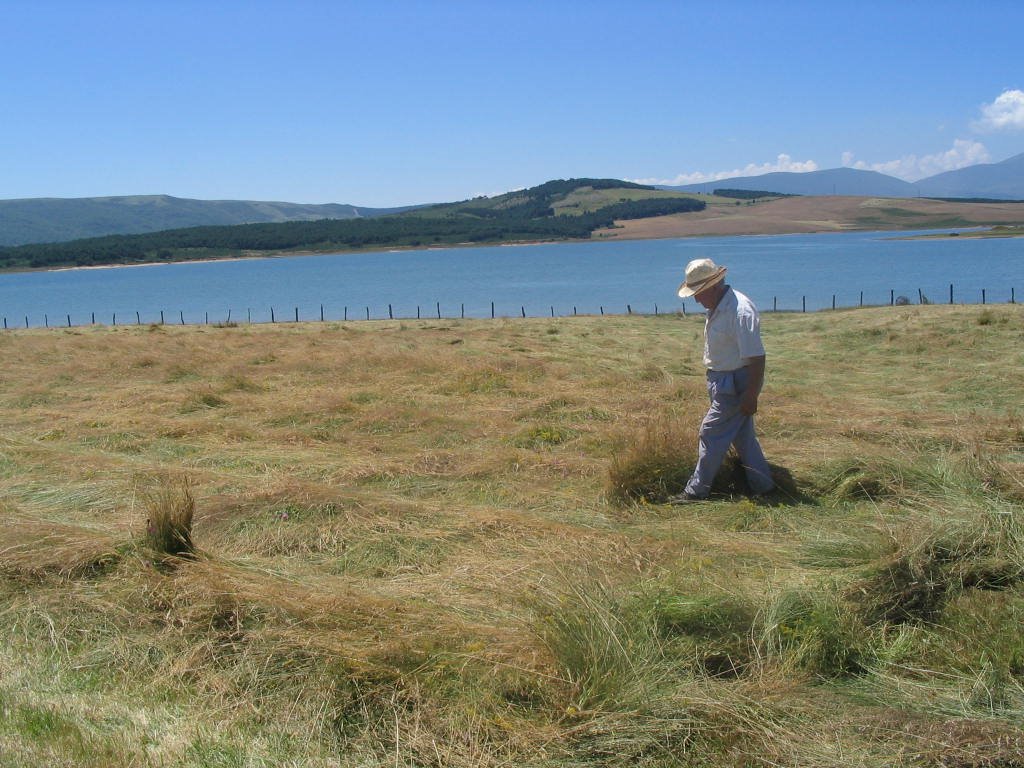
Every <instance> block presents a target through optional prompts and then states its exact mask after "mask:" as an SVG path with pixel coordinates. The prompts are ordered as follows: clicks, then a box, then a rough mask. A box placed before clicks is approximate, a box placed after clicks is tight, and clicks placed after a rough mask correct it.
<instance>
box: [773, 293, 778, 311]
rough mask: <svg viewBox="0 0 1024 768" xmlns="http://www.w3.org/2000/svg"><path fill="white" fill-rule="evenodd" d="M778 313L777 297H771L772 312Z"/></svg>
mask: <svg viewBox="0 0 1024 768" xmlns="http://www.w3.org/2000/svg"><path fill="white" fill-rule="evenodd" d="M778 311H779V297H778V296H772V312H778Z"/></svg>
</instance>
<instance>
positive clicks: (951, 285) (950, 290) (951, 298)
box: [949, 283, 953, 304]
mask: <svg viewBox="0 0 1024 768" xmlns="http://www.w3.org/2000/svg"><path fill="white" fill-rule="evenodd" d="M949 303H950V304H952V303H953V284H952V283H950V284H949Z"/></svg>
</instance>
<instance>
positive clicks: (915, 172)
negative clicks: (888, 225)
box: [843, 139, 990, 181]
mask: <svg viewBox="0 0 1024 768" xmlns="http://www.w3.org/2000/svg"><path fill="white" fill-rule="evenodd" d="M989 159H990V158H989V153H988V149H986V148H985V145H984V144H982V143H980V142H977V141H969V140H967V139H957V140H956V141H954V142H953V146H952V147H951V148H950V149H948V150H946V151H945V152H937V153H935V154H934V155H925V156H923V157H918V156H917V155H904V156H903V157H901V158H899V159H898V160H885V161H883V162H880V163H866V162H864V161H863V160H854V154H853V153H852V152H843V165H844V166H845V167H847V168H856V169H858V170H861V171H878V172H879V173H884V174H886V175H888V176H895V177H896V178H898V179H903V180H905V181H917V180H918V179H923V178H925V177H927V176H934V175H935V174H936V173H942V172H943V171H955V170H957V169H958V168H966V167H967V166H969V165H977V164H978V163H987V162H988V161H989Z"/></svg>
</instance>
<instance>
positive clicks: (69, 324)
mask: <svg viewBox="0 0 1024 768" xmlns="http://www.w3.org/2000/svg"><path fill="white" fill-rule="evenodd" d="M70 327H71V315H68V328H70Z"/></svg>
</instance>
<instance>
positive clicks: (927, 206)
mask: <svg viewBox="0 0 1024 768" xmlns="http://www.w3.org/2000/svg"><path fill="white" fill-rule="evenodd" d="M926 230H927V231H930V233H929V234H903V233H910V232H915V231H916V232H921V231H926ZM830 232H891V233H892V235H893V236H894V237H905V238H907V239H915V240H916V239H922V240H924V239H947V238H950V237H967V238H1006V237H1022V236H1024V204H1022V203H1012V202H1006V203H955V202H949V201H941V200H929V199H924V198H878V197H845V196H821V197H811V196H806V197H786V198H777V199H772V200H765V201H758V202H756V203H751V204H743V205H740V204H738V203H736V204H727V205H725V204H714V205H708V207H707V208H706V209H705V210H703V211H699V212H691V213H677V214H671V215H668V216H658V217H655V218H649V219H630V220H625V221H618V222H616V224H615V226H614V227H611V228H608V229H599V230H595V231H594V232H593V234H592V236H591V238H590V239H589V240H524V241H513V242H498V243H468V242H465V243H451V244H444V245H429V246H423V245H419V246H401V245H386V246H377V247H371V248H349V249H344V248H340V249H339V248H332V249H330V250H325V251H312V250H301V251H299V250H296V251H268V252H265V253H264V252H254V251H248V252H244V253H241V254H238V255H232V256H211V257H209V258H200V259H184V260H181V261H176V260H170V261H153V262H137V263H134V264H99V265H89V266H60V267H44V268H41V269H33V268H24V267H20V268H11V269H0V272H36V271H66V270H73V269H113V268H114V267H150V266H158V265H167V264H198V263H204V262H211V261H238V260H250V259H268V258H285V257H288V256H316V255H327V254H357V253H389V252H390V253H399V252H404V251H415V250H448V249H454V248H466V247H494V246H506V247H515V246H526V245H539V244H548V243H552V244H556V243H572V242H574V243H579V242H595V241H596V242H614V241H616V240H670V239H677V238H699V237H738V236H770V235H794V234H826V233H830Z"/></svg>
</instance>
